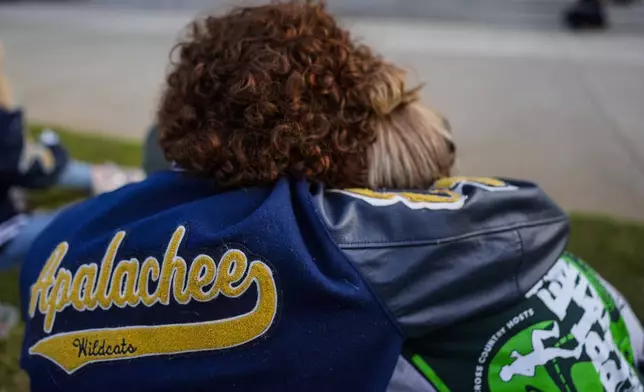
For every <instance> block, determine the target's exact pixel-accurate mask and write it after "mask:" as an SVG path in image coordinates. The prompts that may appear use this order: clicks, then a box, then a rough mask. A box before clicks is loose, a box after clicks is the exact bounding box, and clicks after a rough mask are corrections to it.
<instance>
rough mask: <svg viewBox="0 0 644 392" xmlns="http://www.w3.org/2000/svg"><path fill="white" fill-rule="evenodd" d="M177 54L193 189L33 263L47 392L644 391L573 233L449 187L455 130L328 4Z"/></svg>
mask: <svg viewBox="0 0 644 392" xmlns="http://www.w3.org/2000/svg"><path fill="white" fill-rule="evenodd" d="M173 53H174V56H173V57H172V68H171V71H170V72H169V75H168V77H167V83H166V87H165V91H164V93H163V96H162V99H161V102H160V104H159V109H158V133H159V142H160V146H161V148H162V150H163V151H164V153H165V156H166V158H167V160H168V161H169V162H172V165H173V169H172V170H168V171H161V172H159V173H156V174H153V175H151V176H149V177H148V178H147V179H146V180H145V181H143V182H141V183H139V184H134V185H129V186H126V187H124V188H122V189H120V190H118V191H116V192H113V193H110V194H106V195H101V196H99V197H97V198H95V199H93V200H90V201H86V202H84V203H82V204H79V205H77V206H74V207H72V208H70V209H69V210H68V211H65V212H64V213H62V214H61V215H60V216H59V217H58V218H57V219H56V220H55V221H54V222H53V223H52V224H51V226H50V227H49V228H48V229H47V230H46V232H45V233H44V235H42V236H41V237H40V238H39V240H38V241H37V243H36V245H35V246H34V251H33V252H32V253H31V254H30V256H29V258H28V260H27V262H26V263H25V264H24V265H23V268H22V274H21V297H22V312H23V317H24V319H25V324H26V331H25V338H24V343H23V352H22V354H23V355H22V361H21V365H22V367H23V368H24V369H25V370H26V371H27V372H28V373H29V375H30V378H31V388H32V390H33V391H34V392H40V391H66V392H74V391H85V390H90V389H91V390H92V391H94V392H99V391H114V390H119V391H122V392H129V391H137V392H142V391H206V390H214V389H217V390H219V389H221V390H226V391H320V392H322V391H365V392H374V391H390V392H398V391H436V390H439V391H447V390H459V391H460V390H471V389H473V390H476V391H478V390H481V391H490V390H491V391H509V390H548V391H551V390H559V389H561V390H569V391H572V390H573V389H574V388H578V389H579V386H580V385H581V386H583V388H582V389H583V390H601V387H602V386H605V387H606V389H610V387H611V385H612V384H611V385H609V384H610V383H615V385H617V384H616V383H619V385H621V387H622V388H626V389H628V388H630V389H631V390H637V389H638V388H641V385H640V381H639V380H638V378H637V377H638V376H637V370H635V369H636V368H635V366H636V364H637V363H638V361H640V360H641V358H642V356H641V347H642V344H643V340H642V336H643V335H642V331H641V326H640V325H639V324H638V322H637V319H636V318H635V317H634V316H633V313H632V312H631V311H630V308H629V307H628V306H627V304H626V302H625V301H624V300H623V299H622V298H621V296H619V294H618V293H617V292H616V291H615V290H613V289H612V288H611V287H610V286H609V285H608V284H606V283H605V282H603V281H602V280H601V278H600V277H598V276H597V275H596V274H595V273H594V272H593V271H592V270H590V268H588V267H587V266H586V265H585V264H584V263H583V262H582V261H580V260H579V259H577V258H575V257H574V256H572V255H569V254H567V253H564V249H565V246H566V241H567V235H568V220H567V217H566V215H565V214H564V213H563V212H562V211H561V210H560V209H559V208H558V207H557V206H556V205H555V204H554V203H553V202H552V201H551V200H550V199H549V198H548V197H547V196H546V195H545V194H544V193H543V192H542V191H541V190H540V189H539V188H538V187H537V186H535V185H533V184H531V183H528V182H524V181H512V180H504V179H496V178H481V177H474V178H470V177H449V176H450V175H451V171H452V168H453V165H454V161H455V146H454V143H453V141H452V135H451V132H450V130H449V126H448V124H447V122H446V121H445V120H444V119H443V118H442V117H441V116H439V115H438V114H436V113H435V112H433V111H432V110H430V109H429V108H427V107H426V106H424V105H423V104H422V103H421V101H420V88H418V87H415V88H409V87H408V86H407V84H406V80H405V72H404V71H403V70H402V69H400V68H399V67H397V66H395V65H394V64H393V63H391V62H388V61H386V60H385V59H384V58H382V57H381V56H379V55H377V54H376V53H374V52H373V50H372V49H371V48H369V47H367V46H365V45H362V44H360V43H359V42H357V41H355V40H353V39H352V38H351V36H350V34H349V33H348V32H347V30H345V29H342V28H341V27H339V26H338V24H337V23H336V21H335V19H334V18H333V17H332V16H331V15H329V14H328V13H327V12H326V11H325V9H324V7H323V6H322V5H318V4H315V3H310V2H307V3H302V2H297V1H294V2H287V3H274V4H270V5H265V6H258V7H242V8H237V9H234V10H233V11H231V12H229V13H227V14H225V15H223V16H214V15H206V16H204V17H202V18H199V19H197V20H196V21H195V22H194V23H192V24H191V25H190V27H189V30H188V33H187V35H186V37H185V38H183V39H182V40H181V41H180V43H179V44H178V45H177V47H176V50H175V51H174V52H173ZM531 341H533V342H538V343H539V347H536V348H533V347H531V345H530V342H531ZM526 342H527V343H526ZM581 347H583V349H581ZM537 348H542V350H541V349H540V350H537ZM553 348H554V349H553ZM560 353H575V355H568V354H566V355H565V356H562V355H559V354H560ZM580 364H581V366H576V365H580ZM502 369H503V370H502ZM555 370H556V371H557V372H558V373H555V372H554V371H555ZM593 372H597V374H595V373H593ZM501 373H502V378H501ZM550 374H557V375H558V377H556V378H551V377H550V376H549V375H550ZM600 375H601V377H600ZM532 376H534V377H532ZM580 383H581V384H580ZM575 386H576V387H575ZM613 387H614V385H613ZM553 388H554V389H553ZM613 389H614V388H613Z"/></svg>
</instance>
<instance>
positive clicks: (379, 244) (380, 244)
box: [325, 215, 568, 249]
mask: <svg viewBox="0 0 644 392" xmlns="http://www.w3.org/2000/svg"><path fill="white" fill-rule="evenodd" d="M566 219H568V217H567V216H565V215H562V216H558V217H554V218H547V219H541V220H538V221H531V222H521V223H516V224H512V225H507V226H501V227H492V228H488V229H482V230H476V231H472V232H469V233H465V234H461V235H456V236H452V237H442V238H432V239H423V240H404V241H364V242H348V243H338V247H339V248H340V249H371V248H397V247H417V246H434V245H438V244H445V243H449V242H458V241H462V240H465V239H470V238H476V237H480V236H484V235H488V234H498V233H503V232H509V231H514V230H519V229H523V228H526V227H536V226H543V225H547V224H552V223H558V222H562V221H565V220H566ZM325 229H326V227H325Z"/></svg>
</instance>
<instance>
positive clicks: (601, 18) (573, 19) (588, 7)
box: [564, 0, 608, 30]
mask: <svg viewBox="0 0 644 392" xmlns="http://www.w3.org/2000/svg"><path fill="white" fill-rule="evenodd" d="M564 24H565V25H566V26H567V27H568V28H570V29H573V30H585V29H604V28H606V27H608V21H607V18H606V12H605V10H604V7H603V6H602V4H601V2H600V1H589V0H579V1H577V2H576V3H575V4H573V5H572V6H570V7H569V8H568V9H566V10H565V11H564Z"/></svg>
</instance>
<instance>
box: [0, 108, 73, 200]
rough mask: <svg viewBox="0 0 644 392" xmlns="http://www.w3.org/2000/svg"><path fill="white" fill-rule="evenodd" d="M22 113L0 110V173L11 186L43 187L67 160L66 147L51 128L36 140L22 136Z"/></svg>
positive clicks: (53, 179) (49, 183)
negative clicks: (32, 140)
mask: <svg viewBox="0 0 644 392" xmlns="http://www.w3.org/2000/svg"><path fill="white" fill-rule="evenodd" d="M22 117H23V116H22V112H21V111H20V110H17V111H11V112H7V111H2V110H0V152H1V154H2V155H1V157H0V173H1V174H0V175H2V177H3V179H4V180H5V181H6V182H7V183H10V184H11V185H12V186H19V187H23V188H47V187H50V186H52V185H54V184H55V183H56V182H57V181H58V177H59V176H60V173H61V172H62V171H63V170H64V168H65V167H66V165H67V163H68V159H69V158H68V156H67V152H66V150H65V149H64V148H63V146H62V145H60V143H59V140H58V137H57V136H56V135H55V134H54V133H53V132H51V131H49V132H45V133H43V134H42V135H41V137H40V140H39V141H38V142H31V141H29V140H26V139H25V136H24V129H23V118H22Z"/></svg>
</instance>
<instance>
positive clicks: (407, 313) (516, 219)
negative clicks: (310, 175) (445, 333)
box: [316, 178, 568, 337]
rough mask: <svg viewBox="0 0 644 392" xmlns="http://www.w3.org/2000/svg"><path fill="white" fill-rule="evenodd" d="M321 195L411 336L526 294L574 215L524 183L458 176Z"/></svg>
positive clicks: (343, 243)
mask: <svg viewBox="0 0 644 392" xmlns="http://www.w3.org/2000/svg"><path fill="white" fill-rule="evenodd" d="M316 200H317V204H318V206H317V208H318V211H319V213H320V216H321V218H322V220H323V221H324V222H325V224H326V226H327V227H328V230H329V231H330V232H331V234H332V236H333V237H334V239H335V241H336V243H337V244H338V246H339V247H340V248H341V249H342V250H343V252H344V253H345V255H346V256H347V258H348V259H349V260H350V261H351V262H352V263H353V264H355V265H356V266H357V268H358V269H359V270H360V271H361V272H362V274H363V276H364V277H365V279H366V280H367V281H368V282H369V283H370V284H371V285H372V286H373V287H374V289H375V291H376V292H377V293H378V295H379V296H380V298H381V300H382V301H383V302H384V303H385V304H386V305H387V306H388V308H389V310H390V311H391V313H392V314H393V315H394V317H395V318H396V320H397V321H398V323H399V324H400V326H401V328H402V329H403V331H404V332H405V333H406V334H407V335H408V336H411V337H414V336H422V335H425V334H427V333H429V332H431V331H433V330H436V329H439V328H442V327H445V326H449V325H452V324H454V323H455V322H458V321H460V320H464V319H467V318H470V317H473V316H475V315H478V314H481V313H485V312H491V311H494V310H495V309H500V308H503V307H504V306H507V305H509V304H511V303H513V302H516V301H518V300H519V299H520V298H521V297H522V295H523V293H525V292H526V291H527V290H528V289H529V287H530V286H532V285H533V284H534V283H535V282H536V281H537V280H538V279H539V278H540V277H541V276H542V275H543V274H544V273H545V272H546V271H547V270H548V268H550V266H551V265H552V264H553V263H554V262H555V261H556V260H557V258H558V256H559V255H560V254H561V253H562V252H563V250H564V247H565V245H566V242H567V234H568V219H567V217H566V215H565V214H564V213H563V212H562V211H561V210H560V209H559V208H558V207H557V206H556V205H555V204H554V203H552V201H551V200H550V199H549V198H548V197H547V196H545V194H544V193H543V192H542V191H541V190H540V189H539V188H538V187H537V186H535V185H533V184H530V183H525V182H519V181H510V180H498V179H483V178H476V179H465V178H451V179H445V180H443V181H441V182H439V183H437V184H436V186H435V187H434V188H433V189H431V190H427V191H391V192H371V191H364V190H347V191H335V190H330V191H326V192H325V196H324V197H321V196H317V199H316Z"/></svg>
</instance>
